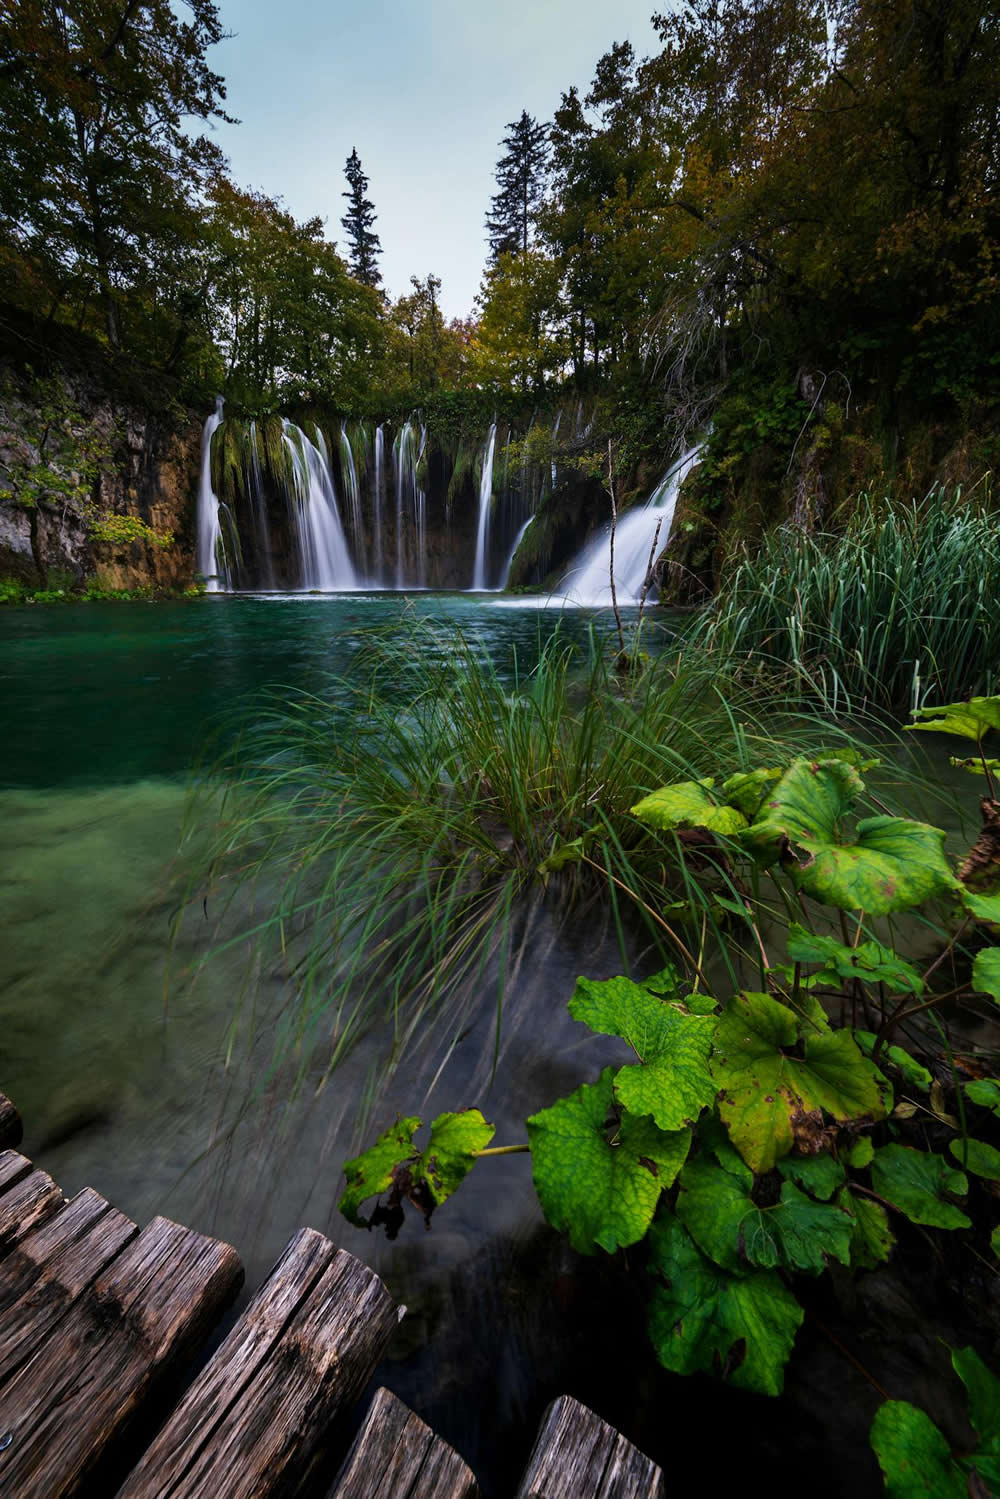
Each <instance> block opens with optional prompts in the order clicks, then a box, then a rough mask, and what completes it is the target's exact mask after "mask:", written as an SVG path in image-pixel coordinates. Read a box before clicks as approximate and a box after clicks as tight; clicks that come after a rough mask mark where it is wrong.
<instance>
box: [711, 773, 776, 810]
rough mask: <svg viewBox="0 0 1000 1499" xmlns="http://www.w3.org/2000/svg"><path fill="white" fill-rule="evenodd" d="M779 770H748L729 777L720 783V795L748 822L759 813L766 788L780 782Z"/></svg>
mask: <svg viewBox="0 0 1000 1499" xmlns="http://www.w3.org/2000/svg"><path fill="white" fill-rule="evenodd" d="M781 775H782V772H781V771H780V770H748V771H740V772H739V773H738V774H736V775H734V776H730V777H729V779H728V781H723V783H722V794H723V796H724V797H725V799H726V801H727V802H728V803H729V805H730V806H731V807H737V808H738V809H739V810H740V811H741V812H742V813H743V815H744V817H745V818H746V819H747V820H748V821H750V820H752V819H753V818H754V817H756V816H757V813H758V812H759V811H760V806H761V802H762V801H763V800H764V797H765V796H766V795H767V792H768V788H769V787H770V786H773V785H774V783H775V781H780V780H781Z"/></svg>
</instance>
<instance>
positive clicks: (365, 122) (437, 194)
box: [211, 0, 668, 317]
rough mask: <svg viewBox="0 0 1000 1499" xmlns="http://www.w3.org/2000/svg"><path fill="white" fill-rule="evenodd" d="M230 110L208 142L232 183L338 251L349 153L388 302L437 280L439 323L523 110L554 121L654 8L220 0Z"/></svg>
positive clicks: (452, 302)
mask: <svg viewBox="0 0 1000 1499" xmlns="http://www.w3.org/2000/svg"><path fill="white" fill-rule="evenodd" d="M219 8H220V12H221V16H222V20H223V24H224V25H225V27H226V29H227V30H229V31H230V32H232V33H233V35H232V37H231V38H230V39H229V40H228V41H226V42H223V43H222V44H221V45H220V46H218V47H217V48H215V49H213V53H212V57H211V61H212V65H213V66H214V67H215V68H216V69H217V70H218V71H219V72H220V73H222V74H223V75H224V77H225V79H226V82H227V85H228V89H229V98H228V102H227V108H228V110H229V112H230V114H234V115H236V116H237V117H238V118H239V119H240V121H241V122H242V123H241V124H240V125H239V126H235V127H234V126H221V127H219V128H218V129H217V130H216V132H215V136H216V139H217V140H218V142H219V144H220V146H221V147H222V149H223V150H224V151H225V152H226V154H227V155H228V156H229V158H230V161H231V164H232V172H233V175H234V177H235V179H236V181H237V182H239V183H240V184H241V185H242V186H244V187H255V188H259V189H261V190H263V191H264V192H266V193H268V194H270V195H271V196H277V195H281V196H282V197H283V198H284V200H285V202H286V204H287V206H288V208H289V209H290V210H291V211H292V213H294V214H295V216H296V218H299V219H303V218H307V217H311V216H312V215H313V214H318V215H319V216H320V217H321V218H323V219H325V220H326V221H327V234H328V236H329V237H330V238H333V239H336V240H337V241H338V242H339V243H340V244H341V245H342V244H343V231H342V230H341V227H340V217H341V214H342V213H343V211H344V206H345V205H344V202H343V200H342V199H341V197H340V193H341V192H342V191H343V189H344V187H345V186H346V184H345V182H344V176H343V167H344V161H345V160H346V158H347V157H348V156H349V155H350V152H351V148H352V146H357V148H358V153H359V155H360V156H361V161H362V165H363V167H364V169H365V171H366V173H367V174H368V177H369V179H370V187H369V196H370V197H371V198H372V200H373V202H374V204H375V208H376V211H377V213H378V223H377V225H376V228H377V230H378V232H379V234H380V235H381V239H382V249H383V256H382V274H383V277H384V278H385V283H386V287H387V290H388V291H389V292H390V294H391V295H392V296H399V295H400V293H402V292H405V291H409V289H410V287H409V277H410V275H411V274H416V275H419V276H424V275H426V274H427V272H428V271H433V272H434V273H435V275H438V276H440V277H441V278H442V281H443V291H442V304H443V307H444V311H445V313H446V315H447V316H448V317H454V316H464V315H465V314H467V313H468V312H469V311H470V310H471V308H472V299H473V297H474V296H475V294H476V291H477V290H478V287H479V278H480V274H481V271H482V265H483V258H484V252H485V243H484V239H483V217H484V215H485V212H486V209H487V207H488V204H489V199H490V195H491V193H492V192H493V168H494V166H495V164H496V159H497V156H498V155H499V149H498V142H499V141H500V139H501V137H502V136H503V135H504V133H505V126H506V124H507V122H508V121H509V120H513V119H516V118H517V116H518V115H519V114H520V113H521V110H522V109H527V110H528V111H529V113H531V114H533V115H536V116H537V117H541V118H546V119H548V118H550V117H551V115H552V112H553V110H554V109H555V108H556V107H557V105H558V103H559V95H560V93H561V92H562V91H563V90H564V89H567V88H569V86H570V84H572V83H576V84H578V85H579V86H580V88H581V92H585V91H586V86H587V85H588V84H589V82H590V79H591V76H592V74H593V68H594V64H595V63H596V61H597V59H598V57H600V55H601V54H602V53H603V52H606V51H607V49H608V48H609V47H610V46H611V43H612V42H616V41H625V40H628V41H631V42H632V45H633V46H634V47H635V49H636V51H637V53H639V54H640V56H642V55H646V54H648V53H649V52H651V51H654V50H655V48H656V37H655V34H654V32H653V28H652V26H651V25H650V20H649V18H650V15H651V14H652V13H653V11H654V10H655V9H661V10H665V9H667V8H668V5H667V4H664V3H662V0H661V3H660V4H659V5H658V6H657V5H656V4H655V3H654V0H615V3H608V0H536V3H532V0H464V3H463V0H408V3H405V0H369V3H366V4H349V3H346V0H333V3H331V4H323V3H322V0H283V3H280V4H276V3H275V0H219Z"/></svg>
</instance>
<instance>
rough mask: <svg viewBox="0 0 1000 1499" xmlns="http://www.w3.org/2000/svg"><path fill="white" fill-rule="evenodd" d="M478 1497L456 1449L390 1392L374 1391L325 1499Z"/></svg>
mask: <svg viewBox="0 0 1000 1499" xmlns="http://www.w3.org/2000/svg"><path fill="white" fill-rule="evenodd" d="M389 1495H392V1499H479V1486H478V1484H477V1483H476V1480H475V1477H474V1476H473V1474H472V1472H471V1471H470V1469H469V1468H468V1467H466V1465H465V1463H464V1462H463V1461H462V1459H461V1458H460V1457H459V1455H458V1453H457V1452H456V1451H455V1450H454V1448H452V1447H449V1446H448V1443H447V1442H444V1441H442V1440H441V1438H440V1437H438V1436H435V1435H434V1432H433V1431H431V1429H430V1427H429V1426H425V1425H424V1423H423V1421H421V1419H420V1417H419V1416H417V1415H414V1413H413V1411H411V1410H410V1408H409V1407H408V1406H406V1405H404V1404H403V1402H402V1401H401V1400H398V1399H397V1398H396V1396H395V1395H393V1394H392V1393H391V1392H390V1391H389V1390H386V1389H384V1388H383V1389H380V1390H378V1391H376V1394H375V1399H374V1400H373V1401H372V1403H371V1406H370V1407H369V1410H368V1414H367V1416H366V1417H365V1421H364V1425H363V1426H362V1428H361V1430H360V1431H359V1432H358V1434H357V1436H356V1437H355V1439H354V1445H353V1446H352V1448H351V1450H350V1452H349V1453H348V1454H347V1458H346V1459H345V1462H344V1466H343V1467H342V1468H341V1470H340V1473H339V1474H338V1476H337V1480H336V1482H335V1483H334V1486H333V1488H332V1489H331V1490H330V1493H329V1495H328V1499H388V1496H389Z"/></svg>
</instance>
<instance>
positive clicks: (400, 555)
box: [392, 421, 427, 588]
mask: <svg viewBox="0 0 1000 1499" xmlns="http://www.w3.org/2000/svg"><path fill="white" fill-rule="evenodd" d="M426 442H427V428H426V427H421V428H420V438H419V442H418V440H417V434H416V431H415V429H414V426H413V423H412V421H407V422H405V423H404V425H403V428H402V430H401V431H400V433H399V436H398V437H397V438H396V441H395V442H394V443H393V445H392V455H393V459H394V461H395V465H396V587H397V588H405V587H406V586H407V582H406V565H405V557H406V553H405V549H404V546H403V531H404V519H405V515H406V509H407V504H408V506H409V510H410V514H411V516H412V521H413V531H414V553H415V557H414V562H415V567H414V572H415V575H416V576H415V581H414V583H413V584H411V585H410V586H411V587H417V588H422V587H423V586H424V578H425V577H426V572H427V496H426V495H425V494H424V491H423V490H422V489H421V488H420V486H419V484H418V483H417V466H418V464H419V463H420V460H421V458H422V457H423V456H424V447H425V445H426Z"/></svg>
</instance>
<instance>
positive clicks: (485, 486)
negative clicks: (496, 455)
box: [472, 422, 497, 593]
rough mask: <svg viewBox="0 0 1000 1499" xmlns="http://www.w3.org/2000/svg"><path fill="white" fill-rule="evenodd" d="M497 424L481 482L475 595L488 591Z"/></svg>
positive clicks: (493, 426)
mask: <svg viewBox="0 0 1000 1499" xmlns="http://www.w3.org/2000/svg"><path fill="white" fill-rule="evenodd" d="M496 440H497V424H496V422H494V423H493V425H492V426H491V427H490V435H489V437H488V438H487V440H486V452H485V455H484V457H483V470H482V475H481V477H480V480H479V525H478V528H477V530H476V562H475V567H474V568H473V573H472V591H473V593H482V592H484V591H485V589H486V557H487V552H488V550H489V543H490V509H491V507H492V504H493V450H494V448H495V447H496Z"/></svg>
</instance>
